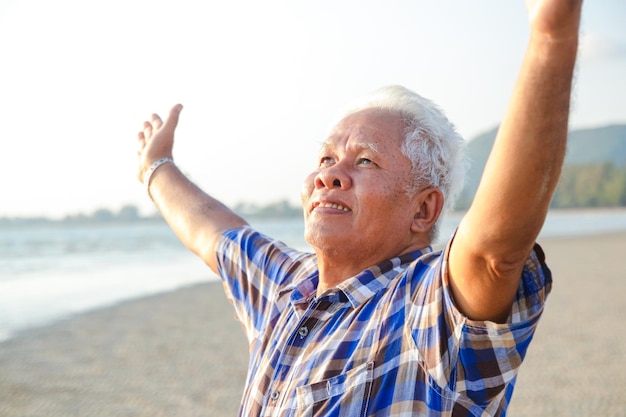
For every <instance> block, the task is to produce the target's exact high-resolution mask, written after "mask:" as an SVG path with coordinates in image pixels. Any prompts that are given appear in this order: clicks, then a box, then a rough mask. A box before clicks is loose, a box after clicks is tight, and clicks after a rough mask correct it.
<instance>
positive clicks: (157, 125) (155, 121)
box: [150, 113, 163, 129]
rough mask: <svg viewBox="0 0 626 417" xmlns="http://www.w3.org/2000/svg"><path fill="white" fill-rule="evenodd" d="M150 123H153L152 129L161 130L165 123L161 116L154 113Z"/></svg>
mask: <svg viewBox="0 0 626 417" xmlns="http://www.w3.org/2000/svg"><path fill="white" fill-rule="evenodd" d="M150 123H152V127H153V128H154V129H160V128H161V126H162V125H163V121H162V120H161V118H160V117H159V115H158V114H156V113H152V116H150Z"/></svg>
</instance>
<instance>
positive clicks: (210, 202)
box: [138, 105, 246, 272]
mask: <svg viewBox="0 0 626 417" xmlns="http://www.w3.org/2000/svg"><path fill="white" fill-rule="evenodd" d="M181 109H182V106H180V105H177V106H174V107H173V108H172V110H171V111H170V113H169V115H168V117H167V118H166V120H165V121H164V122H162V121H161V119H160V118H159V117H158V116H157V115H153V116H152V118H151V120H150V121H149V122H145V123H144V128H143V130H142V131H141V132H140V133H139V137H138V142H139V151H138V154H139V172H138V175H139V179H140V181H144V180H146V179H145V178H144V176H145V173H146V172H147V171H148V170H149V167H150V166H151V165H152V163H154V161H157V160H159V159H161V158H171V157H172V147H173V142H174V131H175V129H176V125H177V123H178V116H179V114H180V111H181ZM147 180H148V182H149V183H148V184H144V186H146V187H147V189H148V191H149V193H150V196H151V197H152V200H153V201H154V203H155V204H156V206H157V208H158V209H159V211H160V212H161V214H162V215H163V218H164V219H165V221H166V222H167V223H168V224H169V226H170V227H171V228H172V230H173V231H174V233H175V234H176V236H178V238H179V239H180V240H181V241H182V242H183V244H184V245H185V246H186V247H187V248H189V249H190V250H191V251H192V252H193V253H195V254H196V255H198V256H199V257H200V258H202V260H204V262H205V263H206V264H207V265H208V266H209V267H210V268H211V269H212V270H213V271H214V272H217V259H216V257H215V248H216V244H217V241H218V238H219V236H220V235H221V234H222V232H224V231H225V230H228V229H231V228H235V227H239V226H243V225H245V224H246V222H245V220H243V219H242V218H241V217H239V216H238V215H237V214H235V213H234V212H233V211H231V210H230V209H229V208H228V207H226V206H225V205H224V204H222V203H221V202H219V201H218V200H216V199H214V198H213V197H211V196H209V195H208V194H206V193H205V192H204V191H202V190H201V189H200V188H199V187H198V186H196V185H195V184H194V183H193V182H191V181H190V180H189V179H188V178H187V177H186V176H185V175H184V174H183V173H182V172H181V171H180V170H179V169H178V167H177V166H176V165H175V164H173V163H165V164H162V165H161V166H159V167H158V168H157V169H156V170H155V171H154V172H153V173H152V175H151V176H150V178H149V179H147Z"/></svg>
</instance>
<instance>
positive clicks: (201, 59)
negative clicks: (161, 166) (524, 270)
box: [0, 0, 626, 217]
mask: <svg viewBox="0 0 626 417" xmlns="http://www.w3.org/2000/svg"><path fill="white" fill-rule="evenodd" d="M625 21H626V2H625V1H623V0H587V1H586V3H585V7H584V16H583V54H582V56H581V59H580V60H579V67H578V70H577V81H576V93H575V104H574V110H573V115H572V127H574V128H578V127H593V126H598V125H603V124H609V123H616V122H619V123H626V76H625V75H626V25H625V24H624V22H625ZM527 35H528V24H527V17H526V13H525V10H524V2H523V1H522V0H516V1H513V0H509V1H503V0H474V1H467V0H440V1H437V2H435V1H427V0H385V1H374V0H315V1H303V0H266V1H255V0H228V1H204V2H203V1H197V0H176V1H174V0H158V1H155V0H145V1H144V0H141V1H133V0H109V1H106V2H104V1H100V2H94V1H87V0H57V1H48V0H15V1H13V0H0V143H1V144H2V149H3V151H2V153H1V154H2V158H1V160H0V186H1V189H0V217H4V216H9V217H15V216H35V215H48V216H54V217H56V216H63V215H65V214H77V213H79V212H83V213H90V212H92V211H93V210H95V209H97V208H109V209H112V210H117V209H119V208H120V207H121V206H122V205H125V204H134V205H137V206H139V207H140V208H141V209H142V211H143V212H145V213H149V212H151V211H152V205H151V203H150V202H149V199H148V197H147V196H146V194H145V191H144V190H143V188H142V186H141V185H140V184H139V182H138V181H137V180H136V177H135V170H136V132H137V131H138V130H139V129H140V128H141V125H142V122H143V120H145V119H147V118H148V117H149V115H150V114H151V113H152V112H158V113H161V114H165V113H166V112H167V111H168V110H169V108H170V106H171V105H173V104H175V103H177V102H180V103H182V104H183V105H184V106H185V109H184V110H183V113H182V115H181V121H180V125H179V129H178V132H177V136H176V139H177V142H176V146H175V148H174V157H175V159H176V161H177V163H178V165H179V166H180V167H181V168H182V169H183V170H184V171H186V172H187V173H188V174H189V175H190V176H191V177H192V178H193V179H194V180H195V181H196V182H197V183H198V184H199V185H200V186H201V187H203V188H204V189H205V190H207V191H208V192H210V193H211V194H213V195H214V196H216V197H218V198H220V199H222V200H223V201H224V202H225V203H226V204H235V203H236V202H239V201H248V202H259V203H266V202H269V201H274V200H277V199H281V198H287V199H289V200H290V201H292V202H298V201H299V192H300V185H301V182H302V179H303V178H304V177H305V175H306V174H307V173H308V172H310V170H311V169H312V168H313V166H314V163H315V157H316V154H317V147H318V144H319V142H320V141H321V140H323V139H324V136H325V134H326V132H327V128H328V127H329V126H328V124H329V122H330V121H331V119H332V117H333V115H334V113H335V112H336V111H337V109H338V108H340V107H341V106H342V105H344V104H345V103H346V102H347V101H350V100H351V99H353V98H355V97H356V96H358V95H360V94H362V93H365V92H368V91H370V90H373V89H375V88H378V87H380V86H382V85H387V84H403V85H405V86H407V87H409V88H411V89H414V90H415V91H417V92H419V93H420V94H422V95H424V96H426V97H428V98H430V99H432V100H434V101H435V102H437V103H438V104H439V105H440V106H441V107H443V108H444V109H445V111H446V113H447V115H448V116H449V118H450V119H451V120H452V121H453V122H454V123H455V124H456V126H457V128H458V130H459V131H460V133H461V134H462V135H464V136H465V137H466V138H473V137H474V136H476V135H477V134H480V133H482V132H484V131H486V130H489V129H491V128H492V127H494V126H496V125H497V124H498V122H499V120H500V118H501V117H502V115H503V113H504V110H505V105H506V102H507V100H508V96H509V92H510V90H511V87H512V84H513V80H514V78H515V75H516V72H517V68H518V66H519V63H520V61H521V57H522V53H523V50H524V47H525V44H526V39H527Z"/></svg>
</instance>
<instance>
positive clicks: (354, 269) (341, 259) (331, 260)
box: [315, 239, 430, 295]
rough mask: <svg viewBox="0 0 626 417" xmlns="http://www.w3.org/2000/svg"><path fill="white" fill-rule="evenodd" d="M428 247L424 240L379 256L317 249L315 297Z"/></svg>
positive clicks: (364, 252)
mask: <svg viewBox="0 0 626 417" xmlns="http://www.w3.org/2000/svg"><path fill="white" fill-rule="evenodd" d="M429 245H430V241H429V240H427V239H425V240H421V241H419V242H415V243H414V244H412V245H410V246H407V247H405V248H404V249H403V250H400V251H395V252H391V253H381V255H379V256H367V251H365V250H363V249H360V250H359V249H354V250H352V251H349V252H342V253H340V252H339V251H337V250H330V251H325V250H321V249H319V248H318V249H316V250H315V253H316V255H317V264H318V271H319V283H318V286H317V295H320V294H321V293H323V292H324V291H326V290H327V289H329V288H334V287H336V286H337V285H339V284H341V283H342V282H343V281H345V280H347V279H349V278H352V277H354V276H355V275H358V274H359V273H361V272H363V271H364V270H366V269H367V268H371V267H372V266H374V265H377V264H379V263H381V262H383V261H385V260H387V259H391V258H394V257H397V256H400V255H404V254H405V253H409V252H414V251H416V250H419V249H423V248H425V247H426V246H429Z"/></svg>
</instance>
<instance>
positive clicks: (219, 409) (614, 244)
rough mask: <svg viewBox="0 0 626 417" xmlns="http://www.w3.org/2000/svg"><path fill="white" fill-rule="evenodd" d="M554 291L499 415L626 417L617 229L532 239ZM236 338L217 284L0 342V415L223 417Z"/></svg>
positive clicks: (625, 306)
mask: <svg viewBox="0 0 626 417" xmlns="http://www.w3.org/2000/svg"><path fill="white" fill-rule="evenodd" d="M538 241H539V244H540V245H541V246H542V247H543V249H544V251H545V253H546V260H547V263H548V266H549V267H550V269H551V270H552V273H553V277H554V285H553V289H552V292H551V294H550V296H549V298H548V301H547V304H546V309H545V312H544V316H543V317H542V319H541V321H540V323H539V327H538V330H537V333H536V334H535V338H534V341H533V342H532V344H531V346H530V348H529V351H528V355H527V357H526V360H525V362H524V364H523V365H522V368H521V370H520V375H519V377H518V381H517V384H516V389H515V391H516V392H515V393H514V395H513V400H512V402H511V405H510V407H509V411H508V414H507V415H509V416H512V417H523V416H529V417H530V416H533V417H534V416H537V415H545V416H553V417H558V416H571V415H585V416H587V415H589V416H592V415H602V416H608V417H611V416H623V415H625V414H626V399H625V398H624V396H623V387H624V386H626V360H624V359H623V358H624V357H626V355H625V354H626V323H625V322H624V320H623V318H624V317H626V303H624V301H623V294H625V293H626V280H625V278H626V264H624V263H623V262H622V260H621V258H622V257H623V256H624V248H626V232H623V231H621V232H616V233H603V234H597V235H584V236H574V237H570V236H567V237H546V238H541V237H540V238H539V240H538ZM247 361H248V352H247V342H246V341H245V338H244V335H243V332H242V328H241V325H240V324H239V323H238V322H237V321H236V320H235V319H234V313H233V310H232V306H231V305H230V304H229V303H228V301H227V300H226V297H225V295H224V293H223V291H222V287H221V283H220V282H214V281H207V282H203V283H200V284H194V285H189V286H185V287H183V288H180V289H177V290H174V291H171V292H165V293H160V294H156V295H151V296H146V297H142V298H137V299H131V300H127V301H122V302H120V303H118V304H116V305H113V306H109V307H103V308H98V309H94V310H90V311H86V312H83V313H80V314H77V315H74V316H71V317H69V318H66V319H62V320H60V321H58V322H56V323H53V324H50V325H45V326H43V327H38V328H32V329H28V330H24V331H21V332H20V333H18V334H17V335H15V336H14V337H12V338H10V339H8V340H6V341H3V342H0V369H2V372H1V373H0V416H1V417H9V416H11V417H15V416H26V415H28V416H42V417H43V416H46V417H54V416H64V417H72V416H84V415H89V416H111V415H128V416H131V415H132V416H171V415H176V416H183V417H184V416H197V415H213V416H234V415H236V414H237V409H238V404H239V400H240V397H241V393H242V389H243V383H244V380H245V377H246V372H247Z"/></svg>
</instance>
